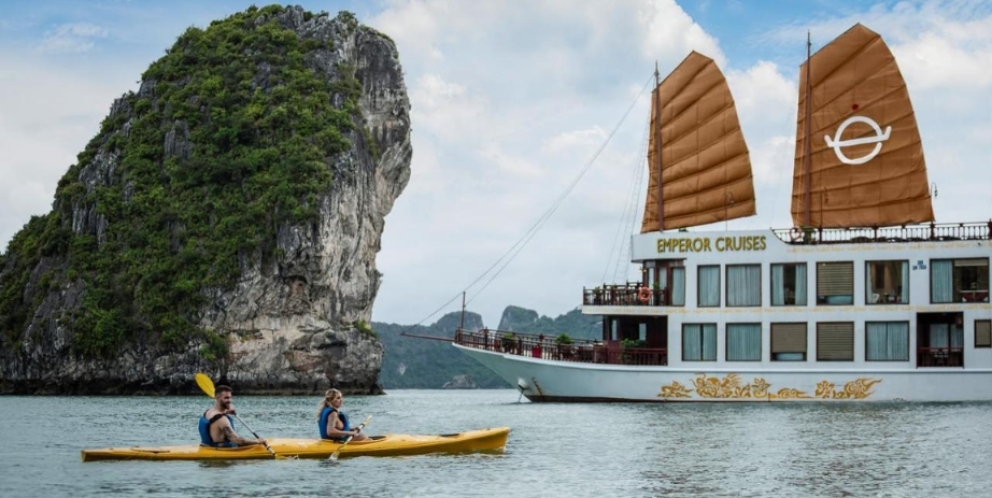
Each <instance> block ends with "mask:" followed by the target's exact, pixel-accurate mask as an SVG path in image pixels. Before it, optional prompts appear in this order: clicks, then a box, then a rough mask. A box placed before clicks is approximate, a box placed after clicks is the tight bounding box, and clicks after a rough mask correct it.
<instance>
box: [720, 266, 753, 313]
mask: <svg viewBox="0 0 992 498" xmlns="http://www.w3.org/2000/svg"><path fill="white" fill-rule="evenodd" d="M727 306H761V265H746V266H728V267H727Z"/></svg>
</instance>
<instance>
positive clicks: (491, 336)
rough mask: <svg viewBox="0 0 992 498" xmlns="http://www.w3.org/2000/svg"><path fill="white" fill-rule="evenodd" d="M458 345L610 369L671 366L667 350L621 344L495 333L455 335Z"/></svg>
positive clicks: (491, 330)
mask: <svg viewBox="0 0 992 498" xmlns="http://www.w3.org/2000/svg"><path fill="white" fill-rule="evenodd" d="M454 342H455V344H458V345H461V346H465V347H470V348H475V349H483V350H486V351H493V352H497V353H504V354H512V355H518V356H525V357H528V358H538V359H542V360H554V361H573V362H578V363H602V364H609V365H655V366H658V365H668V350H667V349H666V348H647V347H626V348H625V347H623V345H622V344H621V342H620V341H605V342H603V341H593V340H585V339H570V342H567V343H564V342H561V341H559V340H558V339H557V338H556V337H551V336H546V335H544V334H525V333H521V332H510V331H504V330H495V329H481V330H474V331H473V330H466V329H459V330H457V331H456V332H455V340H454Z"/></svg>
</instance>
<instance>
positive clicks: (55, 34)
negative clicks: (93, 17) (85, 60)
mask: <svg viewBox="0 0 992 498" xmlns="http://www.w3.org/2000/svg"><path fill="white" fill-rule="evenodd" d="M106 36H107V30H106V29H104V28H101V27H100V26H97V25H95V24H90V23H69V24H60V25H58V26H55V28H54V29H52V30H50V31H48V32H46V33H45V37H44V38H43V39H42V40H41V43H40V44H39V45H38V47H37V48H38V51H39V52H42V53H75V52H85V51H87V50H89V49H91V48H93V45H94V42H93V39H94V38H106Z"/></svg>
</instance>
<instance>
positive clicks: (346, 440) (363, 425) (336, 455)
mask: <svg viewBox="0 0 992 498" xmlns="http://www.w3.org/2000/svg"><path fill="white" fill-rule="evenodd" d="M369 420H372V415H369V416H368V417H366V418H365V422H362V423H361V425H359V426H358V430H359V431H361V430H362V429H363V428H364V427H365V426H366V425H368V423H369ZM354 438H355V436H348V439H345V440H344V444H342V445H341V446H338V449H336V450H334V453H331V456H329V457H327V459H328V460H330V461H332V462H333V461H337V459H338V455H340V454H341V448H344V447H345V446H348V443H350V442H351V440H352V439H354Z"/></svg>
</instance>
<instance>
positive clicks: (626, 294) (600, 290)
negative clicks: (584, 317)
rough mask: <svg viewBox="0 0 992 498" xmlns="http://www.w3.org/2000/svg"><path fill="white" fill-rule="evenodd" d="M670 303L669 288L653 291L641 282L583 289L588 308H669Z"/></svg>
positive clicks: (584, 302) (585, 303)
mask: <svg viewBox="0 0 992 498" xmlns="http://www.w3.org/2000/svg"><path fill="white" fill-rule="evenodd" d="M668 303H669V292H668V288H661V289H651V288H648V287H647V286H645V285H643V284H641V283H640V282H628V283H625V284H603V285H601V286H597V287H593V288H591V289H590V288H588V287H583V288H582V304H584V305H588V306H668Z"/></svg>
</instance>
